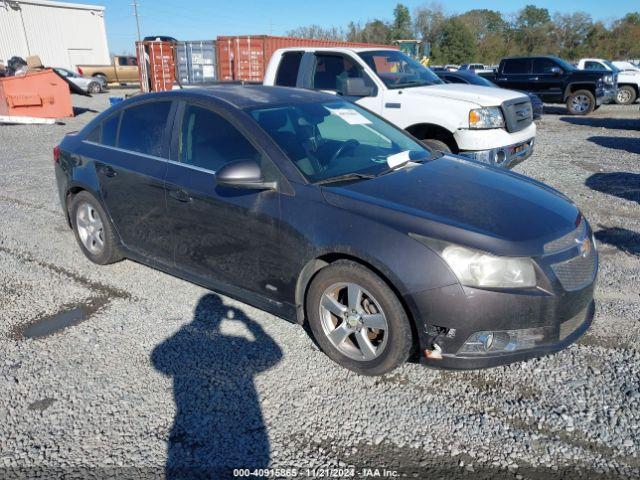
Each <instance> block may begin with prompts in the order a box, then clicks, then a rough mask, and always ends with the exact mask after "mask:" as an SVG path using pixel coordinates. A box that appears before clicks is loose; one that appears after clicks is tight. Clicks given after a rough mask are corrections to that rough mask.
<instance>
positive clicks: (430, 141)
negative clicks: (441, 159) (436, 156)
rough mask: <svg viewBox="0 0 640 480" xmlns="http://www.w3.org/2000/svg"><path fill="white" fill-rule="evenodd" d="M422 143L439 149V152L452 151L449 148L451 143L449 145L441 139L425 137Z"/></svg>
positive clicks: (432, 148)
mask: <svg viewBox="0 0 640 480" xmlns="http://www.w3.org/2000/svg"><path fill="white" fill-rule="evenodd" d="M422 143H424V144H425V145H426V146H427V147H428V148H430V149H431V150H437V151H438V152H443V153H451V149H450V148H449V145H447V144H446V143H444V142H443V141H441V140H435V139H433V138H425V139H423V140H422Z"/></svg>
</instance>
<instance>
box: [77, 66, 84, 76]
mask: <svg viewBox="0 0 640 480" xmlns="http://www.w3.org/2000/svg"><path fill="white" fill-rule="evenodd" d="M78 73H79V74H80V75H84V72H83V71H82V69H81V68H80V67H78Z"/></svg>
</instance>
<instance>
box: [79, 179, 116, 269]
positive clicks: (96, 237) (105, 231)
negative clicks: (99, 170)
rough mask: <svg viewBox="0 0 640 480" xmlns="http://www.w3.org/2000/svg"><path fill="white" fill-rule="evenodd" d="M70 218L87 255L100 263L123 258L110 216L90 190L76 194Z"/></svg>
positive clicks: (83, 251)
mask: <svg viewBox="0 0 640 480" xmlns="http://www.w3.org/2000/svg"><path fill="white" fill-rule="evenodd" d="M69 218H70V219H71V226H72V228H73V232H74V233H75V236H76V240H77V241H78V245H80V249H81V250H82V253H84V254H85V256H86V257H87V258H88V259H89V260H91V261H92V262H93V263H97V264H98V265H108V264H109V263H114V262H117V261H119V260H122V259H123V256H122V254H121V253H120V251H119V249H118V241H117V238H116V236H115V232H114V231H113V227H112V226H111V223H110V222H109V217H108V216H107V214H106V212H105V211H104V209H103V208H102V205H100V202H99V201H98V200H97V199H96V198H95V197H94V196H93V195H91V194H90V193H89V192H87V191H82V192H79V193H78V194H77V195H75V196H74V197H73V198H72V199H71V202H70V205H69Z"/></svg>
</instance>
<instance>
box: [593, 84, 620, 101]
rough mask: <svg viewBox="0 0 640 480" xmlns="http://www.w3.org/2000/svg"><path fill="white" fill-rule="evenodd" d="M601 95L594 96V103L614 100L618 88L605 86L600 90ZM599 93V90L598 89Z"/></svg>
mask: <svg viewBox="0 0 640 480" xmlns="http://www.w3.org/2000/svg"><path fill="white" fill-rule="evenodd" d="M601 91H602V95H597V96H596V105H605V104H607V103H612V102H615V100H616V95H617V94H618V89H617V88H616V87H605V88H603V89H602V90H601ZM598 93H600V91H598Z"/></svg>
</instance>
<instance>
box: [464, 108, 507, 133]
mask: <svg viewBox="0 0 640 480" xmlns="http://www.w3.org/2000/svg"><path fill="white" fill-rule="evenodd" d="M502 127H504V117H503V116H502V112H501V111H500V107H484V108H476V109H474V110H471V111H470V112H469V128H475V129H481V128H502Z"/></svg>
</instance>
